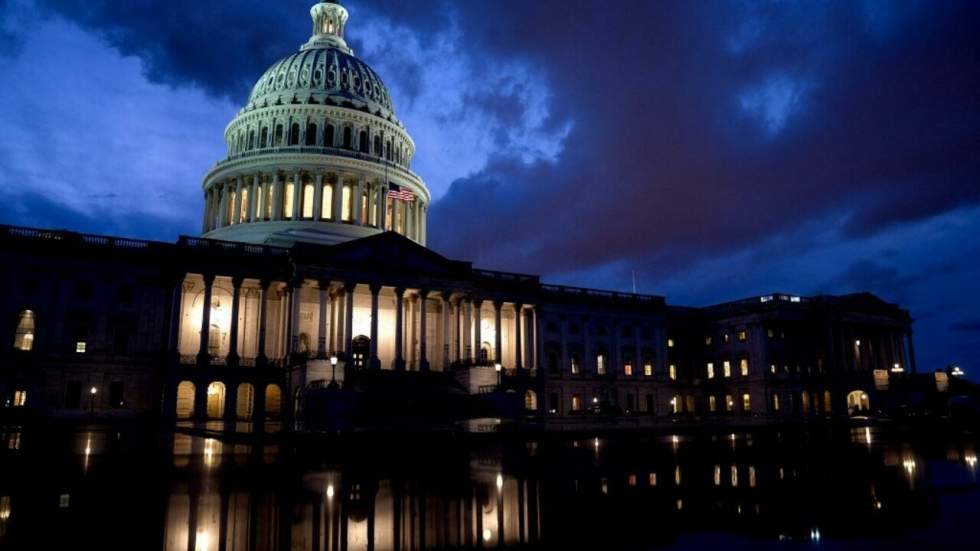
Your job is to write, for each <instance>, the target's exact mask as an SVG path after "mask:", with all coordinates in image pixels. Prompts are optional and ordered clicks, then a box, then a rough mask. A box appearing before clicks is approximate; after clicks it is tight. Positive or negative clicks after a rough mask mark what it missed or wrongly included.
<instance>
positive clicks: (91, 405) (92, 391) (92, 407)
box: [88, 386, 99, 413]
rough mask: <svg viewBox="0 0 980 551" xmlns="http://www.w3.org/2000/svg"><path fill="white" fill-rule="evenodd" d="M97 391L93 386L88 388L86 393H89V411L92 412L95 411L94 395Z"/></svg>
mask: <svg viewBox="0 0 980 551" xmlns="http://www.w3.org/2000/svg"><path fill="white" fill-rule="evenodd" d="M98 392H99V389H97V388H95V387H94V386H93V387H92V388H90V389H89V390H88V393H89V396H90V398H89V411H90V412H92V413H94V412H95V395H96V394H98Z"/></svg>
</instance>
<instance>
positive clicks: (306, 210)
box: [303, 182, 316, 219]
mask: <svg viewBox="0 0 980 551" xmlns="http://www.w3.org/2000/svg"><path fill="white" fill-rule="evenodd" d="M315 190H316V188H315V187H314V186H313V184H312V183H309V182H308V183H305V184H303V218H306V219H311V218H313V193H314V191H315Z"/></svg>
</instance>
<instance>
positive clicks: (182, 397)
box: [175, 381, 194, 419]
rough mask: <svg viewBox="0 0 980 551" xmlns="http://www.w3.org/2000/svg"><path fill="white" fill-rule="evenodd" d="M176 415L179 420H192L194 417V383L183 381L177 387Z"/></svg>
mask: <svg viewBox="0 0 980 551" xmlns="http://www.w3.org/2000/svg"><path fill="white" fill-rule="evenodd" d="M175 413H176V414H177V418H178V419H190V418H191V417H193V416H194V383H192V382H190V381H183V382H182V383H180V384H179V385H177V410H176V411H175Z"/></svg>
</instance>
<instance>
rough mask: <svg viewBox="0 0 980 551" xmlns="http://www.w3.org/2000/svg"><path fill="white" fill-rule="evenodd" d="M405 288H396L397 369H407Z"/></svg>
mask: <svg viewBox="0 0 980 551" xmlns="http://www.w3.org/2000/svg"><path fill="white" fill-rule="evenodd" d="M404 300H405V289H401V288H399V289H395V366H394V367H395V370H396V371H404V370H405V357H404V355H403V354H404V346H403V343H402V337H403V335H404V331H405V320H404V314H403V313H402V309H403V308H404Z"/></svg>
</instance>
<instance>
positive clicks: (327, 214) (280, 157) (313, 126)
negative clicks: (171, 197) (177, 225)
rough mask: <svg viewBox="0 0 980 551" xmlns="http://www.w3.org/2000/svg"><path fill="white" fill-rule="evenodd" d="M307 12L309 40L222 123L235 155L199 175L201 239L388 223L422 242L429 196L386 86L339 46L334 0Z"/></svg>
mask: <svg viewBox="0 0 980 551" xmlns="http://www.w3.org/2000/svg"><path fill="white" fill-rule="evenodd" d="M310 15H311V16H312V17H313V36H312V37H311V38H310V40H309V42H307V43H306V44H304V45H303V46H302V47H301V48H300V51H299V52H297V53H295V54H293V55H290V56H288V57H286V58H284V59H282V60H280V61H278V62H276V63H275V64H273V65H272V67H270V68H269V70H267V71H266V72H265V74H264V75H262V78H260V79H259V81H258V82H257V83H256V85H255V87H254V88H253V90H252V94H251V96H250V97H249V99H248V103H247V104H246V105H245V107H244V109H242V110H241V112H239V114H238V116H237V117H235V119H234V120H233V121H232V122H231V124H229V125H228V128H227V129H226V130H225V142H226V143H227V146H228V157H227V158H226V159H225V160H223V161H221V162H219V163H218V164H217V165H216V166H215V167H214V168H213V169H212V170H211V171H210V172H209V173H208V174H207V176H205V179H204V194H205V215H204V232H205V236H206V237H213V238H215V239H227V240H232V241H245V242H250V243H270V244H279V245H283V244H289V243H292V242H295V241H311V242H318V243H327V244H331V243H338V242H341V241H347V240H350V239H356V238H359V237H365V236H368V235H371V234H374V233H378V232H380V231H384V230H392V231H396V232H398V233H401V234H403V235H405V236H407V237H409V238H411V239H413V240H415V241H417V242H419V243H422V244H425V235H426V226H425V220H426V211H427V207H428V204H429V199H430V196H429V191H428V189H427V188H426V187H425V184H424V183H423V182H422V180H421V179H420V178H419V177H418V176H417V175H416V174H415V173H413V172H412V171H411V169H410V163H411V160H412V157H413V156H414V154H415V143H414V142H413V141H412V138H411V137H410V136H409V135H408V133H407V132H405V129H404V127H403V126H402V125H401V122H399V121H398V119H397V118H396V117H395V113H394V107H393V106H392V104H391V98H390V96H389V94H388V89H387V88H386V87H385V85H384V83H383V82H382V81H381V78H380V77H379V76H378V75H377V73H375V72H374V71H373V70H372V69H371V68H370V67H368V66H367V64H366V63H364V62H363V61H361V60H359V59H358V58H356V57H354V54H353V52H352V51H351V49H350V48H349V47H348V46H347V43H346V42H345V41H344V38H343V36H344V27H345V25H346V23H347V19H348V13H347V10H346V9H344V7H343V6H341V5H340V4H339V2H320V3H318V4H316V5H315V6H313V8H311V9H310ZM389 191H395V192H397V193H394V194H389Z"/></svg>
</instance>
